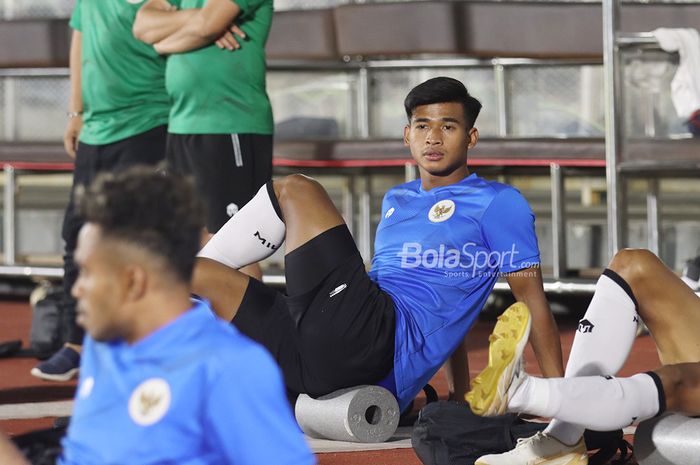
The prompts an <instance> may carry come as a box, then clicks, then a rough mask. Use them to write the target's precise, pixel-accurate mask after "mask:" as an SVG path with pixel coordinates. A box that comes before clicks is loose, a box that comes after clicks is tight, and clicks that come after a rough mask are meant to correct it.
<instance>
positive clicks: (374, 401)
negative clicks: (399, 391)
mask: <svg viewBox="0 0 700 465" xmlns="http://www.w3.org/2000/svg"><path fill="white" fill-rule="evenodd" d="M294 413H295V415H296V418H297V422H298V423H299V426H301V429H302V431H304V433H306V434H307V435H308V436H311V437H312V438H319V439H333V440H336V441H350V442H384V441H386V440H387V439H389V438H390V437H391V436H392V435H393V434H394V433H395V432H396V428H397V427H398V425H399V404H398V402H396V398H394V396H393V395H392V394H391V393H390V392H389V391H387V390H386V389H384V388H383V387H379V386H357V387H354V388H348V389H341V390H339V391H335V392H332V393H330V394H328V395H325V396H323V397H319V398H318V399H312V398H311V397H309V396H307V395H306V394H302V395H300V396H299V398H298V399H297V403H296V407H295V409H294Z"/></svg>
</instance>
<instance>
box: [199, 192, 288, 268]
mask: <svg viewBox="0 0 700 465" xmlns="http://www.w3.org/2000/svg"><path fill="white" fill-rule="evenodd" d="M285 232H286V227H285V225H284V221H282V214H281V211H280V209H279V205H278V203H277V197H275V192H274V190H273V188H272V181H269V182H268V183H267V184H266V185H264V186H262V187H261V188H260V190H259V191H258V193H257V194H255V197H253V198H252V199H251V200H250V202H248V203H247V204H245V206H244V207H243V208H241V209H240V210H239V211H238V213H236V214H235V215H234V216H233V217H232V218H231V219H230V220H228V221H227V222H226V224H224V225H223V226H222V227H221V229H219V231H217V233H216V234H214V236H213V237H212V238H211V239H210V240H209V242H207V244H206V245H205V246H204V247H203V248H202V250H200V251H199V254H197V256H199V257H204V258H210V259H212V260H216V261H217V262H219V263H223V264H224V265H226V266H230V267H231V268H235V269H238V268H241V267H244V266H246V265H250V264H251V263H256V262H259V261H260V260H263V259H265V258H267V257H269V256H270V255H272V254H273V253H275V251H276V250H277V249H278V248H279V246H280V245H282V242H284V235H285Z"/></svg>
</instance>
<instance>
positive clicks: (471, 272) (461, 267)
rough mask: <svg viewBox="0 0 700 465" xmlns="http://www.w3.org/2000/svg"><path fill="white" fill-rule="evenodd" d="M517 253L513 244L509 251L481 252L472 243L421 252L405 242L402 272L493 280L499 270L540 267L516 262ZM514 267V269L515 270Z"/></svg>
mask: <svg viewBox="0 0 700 465" xmlns="http://www.w3.org/2000/svg"><path fill="white" fill-rule="evenodd" d="M519 254H520V253H519V252H518V250H517V249H516V246H515V244H513V245H512V247H511V249H510V250H506V251H496V250H491V251H489V250H484V249H483V248H480V247H478V246H477V244H476V243H474V242H467V243H466V244H464V245H463V246H462V248H461V249H456V248H454V247H449V246H446V245H445V244H440V246H439V247H438V248H437V249H435V248H423V246H422V244H420V243H418V242H405V243H404V244H403V247H402V249H401V252H399V253H398V254H397V256H398V257H400V258H401V268H405V269H411V268H420V267H422V268H426V269H440V270H442V271H443V272H444V275H445V277H447V278H459V277H473V276H492V275H498V274H499V270H501V269H503V268H506V269H521V270H522V269H526V268H532V267H539V263H538V262H535V263H526V262H520V261H519V260H518V255H519ZM516 264H517V266H516Z"/></svg>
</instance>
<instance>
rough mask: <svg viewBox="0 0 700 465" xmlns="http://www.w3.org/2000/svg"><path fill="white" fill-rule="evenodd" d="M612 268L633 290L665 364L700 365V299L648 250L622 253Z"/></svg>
mask: <svg viewBox="0 0 700 465" xmlns="http://www.w3.org/2000/svg"><path fill="white" fill-rule="evenodd" d="M609 268H610V269H612V270H613V271H615V272H616V273H617V274H619V275H620V276H621V277H622V278H624V279H625V281H627V283H628V284H629V285H630V287H631V288H632V292H633V293H634V295H635V297H636V299H637V302H638V304H639V314H640V316H641V317H642V319H643V320H644V322H645V323H646V325H647V327H648V328H649V331H650V333H651V334H652V336H653V337H654V341H655V342H656V346H657V349H658V351H659V358H660V359H661V363H663V364H664V365H666V364H672V363H683V362H700V338H698V334H700V298H698V296H696V295H695V293H694V292H693V291H692V290H691V289H690V288H689V287H688V286H687V285H686V284H685V283H684V282H683V281H681V279H680V278H679V277H678V276H676V275H675V274H674V273H673V272H672V271H671V270H670V269H668V268H667V267H666V265H664V264H663V262H662V261H661V260H660V259H659V258H658V257H657V256H656V255H654V254H653V253H651V252H649V251H648V250H637V249H627V250H622V251H620V252H618V253H617V254H616V255H615V257H614V258H613V260H612V262H611V263H610V265H609Z"/></svg>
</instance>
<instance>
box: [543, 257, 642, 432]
mask: <svg viewBox="0 0 700 465" xmlns="http://www.w3.org/2000/svg"><path fill="white" fill-rule="evenodd" d="M638 319H639V317H638V315H637V301H636V299H635V298H634V295H633V293H632V290H631V288H630V286H629V284H627V282H626V281H625V280H624V279H622V277H620V275H618V274H617V273H615V272H614V271H612V270H610V269H606V270H605V271H603V274H602V275H601V277H600V278H599V279H598V282H597V283H596V290H595V294H594V295H593V299H592V300H591V303H590V304H589V306H588V309H587V310H586V314H585V315H584V317H583V319H582V320H581V321H580V322H579V326H578V331H577V333H576V336H575V337H574V343H573V346H572V347H571V355H570V356H569V361H568V363H567V365H566V374H565V377H566V378H569V377H574V376H576V377H580V376H592V375H614V374H616V373H617V372H618V371H619V370H620V368H622V365H624V363H625V360H627V356H628V355H629V353H630V350H631V349H632V344H633V343H634V339H635V337H636V334H637V322H638ZM583 430H584V429H583V428H581V427H580V426H578V425H574V424H568V423H565V422H562V421H561V420H558V419H557V420H554V421H552V422H551V423H550V424H549V426H548V427H547V429H546V430H545V432H546V433H548V434H550V435H552V436H554V437H556V438H557V439H558V440H560V441H561V442H563V443H564V444H576V443H577V442H578V440H579V439H580V438H581V436H582V435H583Z"/></svg>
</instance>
